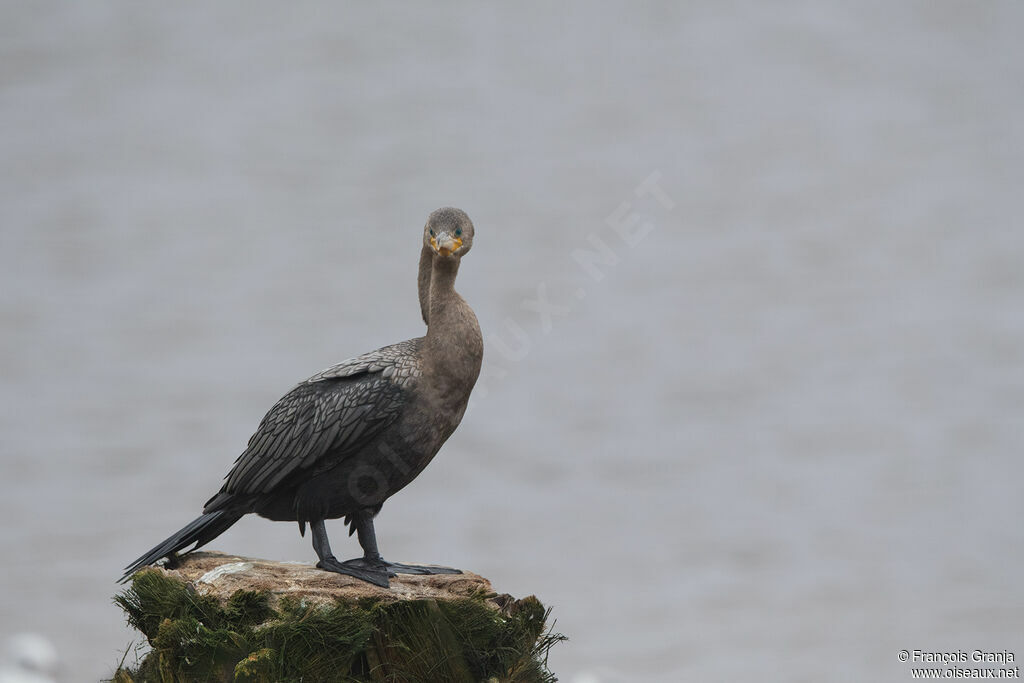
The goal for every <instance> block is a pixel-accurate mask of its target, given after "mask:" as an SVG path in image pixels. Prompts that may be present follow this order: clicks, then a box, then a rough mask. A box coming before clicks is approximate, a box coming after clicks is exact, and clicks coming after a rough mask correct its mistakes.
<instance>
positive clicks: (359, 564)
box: [316, 557, 462, 588]
mask: <svg viewBox="0 0 1024 683" xmlns="http://www.w3.org/2000/svg"><path fill="white" fill-rule="evenodd" d="M316 566H317V567H319V568H320V569H325V570H327V571H331V572H337V573H339V574H347V575H349V576H354V577H355V578H357V579H362V580H363V581H369V582H370V583H372V584H374V585H375V586H381V587H382V588H388V587H389V586H388V578H389V577H394V576H396V575H398V574H419V575H433V574H461V573H462V571H461V570H459V569H453V568H452V567H430V566H425V565H420V564H401V563H399V562H388V561H386V560H384V559H383V558H367V557H357V558H355V559H352V560H345V561H344V562H339V561H338V560H336V559H335V558H333V557H330V558H327V560H321V561H320V562H318V563H317V565H316Z"/></svg>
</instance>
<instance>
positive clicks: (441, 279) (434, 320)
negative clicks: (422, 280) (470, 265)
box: [420, 257, 472, 337]
mask: <svg viewBox="0 0 1024 683" xmlns="http://www.w3.org/2000/svg"><path fill="white" fill-rule="evenodd" d="M431 262H432V263H431V269H430V286H429V288H428V294H427V336H428V337H430V336H435V337H436V336H437V335H439V334H445V335H447V334H450V333H453V332H456V330H453V329H451V328H452V327H453V326H454V327H459V326H460V323H462V322H463V320H462V318H463V317H464V316H463V315H461V314H462V313H464V310H463V309H466V310H469V305H468V304H467V303H466V301H465V300H464V299H463V298H462V297H461V296H459V293H458V292H456V291H455V277H456V276H457V275H458V274H459V261H458V259H453V258H440V257H438V258H437V259H436V260H435V259H434V258H433V257H431ZM421 276H422V274H421ZM422 303H423V299H422V298H421V299H420V304H421V305H422ZM469 312H470V313H472V310H470V311H469Z"/></svg>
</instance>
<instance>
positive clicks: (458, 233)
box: [455, 228, 462, 237]
mask: <svg viewBox="0 0 1024 683" xmlns="http://www.w3.org/2000/svg"><path fill="white" fill-rule="evenodd" d="M455 236H456V237H462V228H457V229H456V230H455Z"/></svg>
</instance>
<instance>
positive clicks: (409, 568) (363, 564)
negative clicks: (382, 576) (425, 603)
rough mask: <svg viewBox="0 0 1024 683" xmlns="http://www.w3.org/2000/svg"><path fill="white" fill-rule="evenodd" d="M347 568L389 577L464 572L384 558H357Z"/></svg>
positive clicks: (349, 561)
mask: <svg viewBox="0 0 1024 683" xmlns="http://www.w3.org/2000/svg"><path fill="white" fill-rule="evenodd" d="M344 564H345V565H346V566H351V567H357V568H359V569H363V570H370V571H378V572H385V573H386V574H387V575H388V576H395V575H396V574H461V573H462V571H460V570H458V569H452V568H451V567H429V566H425V565H420V564H400V563H398V562H388V561H387V560H385V559H384V558H382V557H365V556H364V557H357V558H356V559H354V560H347V561H345V562H344Z"/></svg>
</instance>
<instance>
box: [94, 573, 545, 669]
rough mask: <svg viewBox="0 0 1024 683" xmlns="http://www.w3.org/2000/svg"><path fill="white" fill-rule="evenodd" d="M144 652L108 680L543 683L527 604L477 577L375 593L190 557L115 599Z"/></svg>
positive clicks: (326, 578)
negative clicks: (138, 634) (141, 638)
mask: <svg viewBox="0 0 1024 683" xmlns="http://www.w3.org/2000/svg"><path fill="white" fill-rule="evenodd" d="M114 600H115V602H116V603H117V604H118V605H120V606H121V608H122V609H123V610H124V611H125V614H126V615H127V617H128V623H129V624H131V625H132V626H133V627H135V628H136V629H138V630H139V631H141V632H142V633H143V635H145V637H146V639H147V640H148V641H149V644H150V646H151V648H152V649H151V651H150V652H148V653H147V654H146V655H145V656H144V657H143V658H142V659H141V660H140V661H139V662H137V664H136V666H134V667H132V668H126V667H124V666H121V667H119V668H118V669H117V671H116V673H115V674H114V678H113V680H114V681H115V682H116V683H133V682H134V683H138V682H141V681H159V682H160V683H169V682H171V681H246V682H253V683H271V682H273V683H277V682H283V681H307V682H308V681H388V682H389V683H390V682H393V683H399V682H405V681H409V682H420V681H422V682H424V683H427V682H429V683H436V682H438V681H473V682H474V683H475V682H477V681H501V682H505V681H509V682H511V681H516V682H523V683H526V682H533V681H554V680H557V679H556V678H555V676H554V675H553V674H552V673H551V672H550V671H549V670H548V668H547V653H548V650H549V649H550V648H551V646H552V645H554V644H555V643H557V642H558V641H560V640H564V637H563V636H561V635H559V634H555V633H551V632H550V630H548V629H547V628H546V623H547V619H548V615H549V611H548V610H546V609H545V608H544V606H543V605H542V604H541V603H540V601H539V600H537V598H535V597H533V596H530V597H526V598H523V599H521V600H516V599H514V598H512V597H511V596H509V595H498V594H497V593H495V592H494V591H493V590H492V589H491V584H490V582H489V581H487V579H484V578H483V577H480V576H477V575H476V574H471V573H465V574H437V575H433V576H419V575H400V576H398V577H396V578H394V579H392V581H391V588H388V589H385V588H379V587H377V586H373V585H370V584H368V583H364V582H362V581H359V580H358V579H354V578H352V577H348V576H343V575H339V574H332V573H329V572H324V571H321V570H318V569H315V568H313V567H311V566H309V565H304V564H294V563H276V562H267V561H263V560H254V559H249V558H242V557H232V556H229V555H222V554H219V553H192V554H190V555H187V556H185V558H184V559H183V561H182V563H181V564H180V565H179V566H177V567H176V568H174V569H166V568H149V569H144V570H143V571H141V572H139V573H137V574H136V575H135V576H134V577H133V578H132V583H131V587H130V588H128V589H126V590H125V591H124V592H122V593H121V594H119V595H117V596H116V597H115V598H114Z"/></svg>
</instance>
